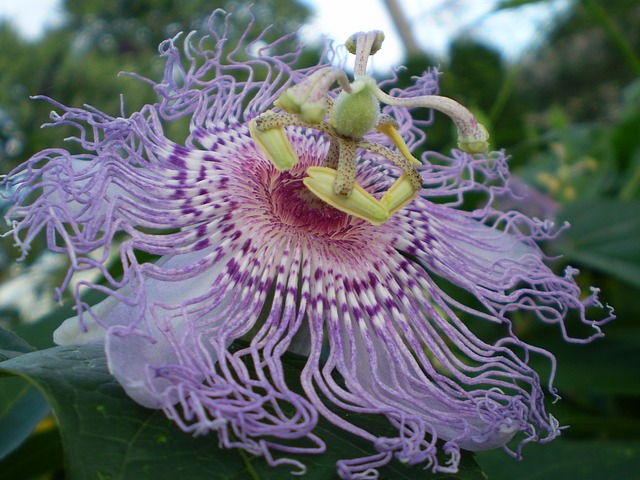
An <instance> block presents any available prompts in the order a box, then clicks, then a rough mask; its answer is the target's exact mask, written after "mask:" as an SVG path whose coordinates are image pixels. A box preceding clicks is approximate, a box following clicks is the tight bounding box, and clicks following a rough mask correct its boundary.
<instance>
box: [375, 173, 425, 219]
mask: <svg viewBox="0 0 640 480" xmlns="http://www.w3.org/2000/svg"><path fill="white" fill-rule="evenodd" d="M417 194H418V190H416V189H415V188H414V185H413V182H411V180H410V178H409V176H408V175H407V174H406V173H403V174H402V175H400V178H398V180H396V181H395V183H394V184H393V185H391V188H390V189H389V190H388V191H387V193H385V194H384V196H383V197H382V198H381V199H380V205H382V206H383V207H384V208H385V209H386V210H387V211H388V212H389V216H391V215H393V214H394V213H396V212H397V211H398V210H400V209H401V208H403V207H404V206H405V205H408V204H409V203H411V202H412V201H413V199H414V198H416V195H417Z"/></svg>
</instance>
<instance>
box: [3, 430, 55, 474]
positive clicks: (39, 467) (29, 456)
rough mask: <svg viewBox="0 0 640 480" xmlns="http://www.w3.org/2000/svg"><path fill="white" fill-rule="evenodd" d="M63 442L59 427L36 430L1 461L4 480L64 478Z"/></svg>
mask: <svg viewBox="0 0 640 480" xmlns="http://www.w3.org/2000/svg"><path fill="white" fill-rule="evenodd" d="M63 468H64V459H63V456H62V443H61V442H60V434H59V432H58V429H57V428H48V429H46V430H43V431H37V432H35V433H34V434H33V435H32V436H31V437H29V439H28V440H27V441H26V442H24V443H23V444H22V445H21V446H20V448H19V449H17V450H16V451H14V452H13V453H12V454H11V455H9V456H8V457H7V458H5V459H3V460H2V462H0V472H2V478H3V480H10V479H16V480H25V479H52V478H63V477H62V476H61V473H62V472H63Z"/></svg>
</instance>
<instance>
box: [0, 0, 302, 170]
mask: <svg viewBox="0 0 640 480" xmlns="http://www.w3.org/2000/svg"><path fill="white" fill-rule="evenodd" d="M251 4H253V6H252V7H251V6H250V5H251ZM215 8H223V9H225V10H227V11H230V12H233V13H234V16H233V17H232V22H234V23H232V24H231V28H232V31H233V29H234V25H235V24H238V25H241V24H242V25H246V23H247V22H248V21H249V17H250V15H251V13H253V16H254V25H253V26H254V30H255V34H256V35H257V34H259V33H262V32H265V31H266V33H265V40H266V41H269V40H274V39H276V38H279V37H280V36H281V35H282V34H283V33H285V32H286V33H288V32H291V31H294V30H295V28H296V27H297V26H299V25H300V24H301V23H302V22H303V21H304V19H305V18H306V17H307V15H308V14H309V10H308V8H306V7H304V6H302V5H300V4H298V3H297V2H291V1H287V0H257V1H256V0H253V1H232V0H226V1H225V0H219V1H215V2H211V1H210V0H177V1H174V0H65V1H64V2H63V12H64V22H63V24H62V25H61V26H60V27H58V28H56V29H53V30H50V31H48V32H46V35H45V36H43V38H42V39H40V40H37V41H35V42H27V41H25V40H24V39H22V38H20V37H19V35H18V34H17V33H16V31H15V30H14V29H13V28H12V27H11V26H10V25H0V49H1V50H0V51H2V55H1V56H0V68H2V72H3V75H2V78H1V80H0V87H2V88H1V89H0V109H2V110H4V111H5V112H6V113H7V115H8V116H9V118H11V120H12V121H13V123H14V124H15V125H16V128H17V129H18V130H19V131H21V132H24V138H25V141H24V151H23V152H22V155H21V156H20V157H21V159H22V158H25V157H28V156H30V155H31V154H33V153H35V152H36V151H38V150H41V149H43V148H46V147H49V146H53V145H57V144H59V139H60V138H61V136H62V134H61V132H60V130H59V129H57V131H55V132H53V131H49V130H47V129H45V130H40V129H39V126H40V125H41V124H42V123H43V122H45V121H46V120H47V118H48V112H49V110H51V106H50V105H49V104H47V103H45V102H33V101H31V100H30V98H29V96H31V95H37V94H44V95H47V96H49V97H51V98H54V99H56V100H57V101H59V102H61V103H63V104H66V105H71V106H74V105H82V104H84V103H90V104H91V105H94V106H95V107H97V108H99V109H101V110H103V111H105V112H107V113H110V114H112V115H117V114H119V112H120V95H121V94H124V106H125V108H126V110H127V111H132V110H133V109H135V108H138V107H139V106H140V105H142V104H144V103H147V102H150V101H153V100H154V98H155V97H154V94H153V91H151V89H150V88H149V87H148V85H146V84H144V83H142V82H139V81H136V80H134V79H132V78H130V77H126V76H120V77H118V73H119V72H122V71H129V72H135V73H138V74H140V75H142V76H150V77H153V78H159V76H160V75H161V73H162V64H161V62H160V61H159V59H158V55H157V49H158V45H159V43H160V42H162V41H163V40H165V39H167V38H171V37H173V36H175V35H176V34H177V33H178V32H185V33H187V32H189V31H191V30H193V29H194V28H196V27H198V26H202V24H203V23H206V21H207V20H208V18H209V15H210V14H211V12H212V11H213V10H214V9H215ZM269 25H273V27H272V28H271V29H270V30H268V29H267V27H268V26H269ZM238 31H240V30H238ZM241 31H244V27H242V30H241ZM283 48H286V45H283ZM18 160H19V159H18V158H17V156H14V159H13V160H11V161H8V162H4V163H3V165H2V170H3V171H6V170H7V169H8V168H10V166H11V164H13V162H17V161H18Z"/></svg>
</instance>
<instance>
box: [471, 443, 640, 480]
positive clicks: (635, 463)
mask: <svg viewBox="0 0 640 480" xmlns="http://www.w3.org/2000/svg"><path fill="white" fill-rule="evenodd" d="M523 456H524V458H523V460H522V461H521V462H518V461H517V460H514V459H512V458H510V457H508V456H507V455H505V454H504V452H500V451H498V450H494V451H490V452H481V453H479V454H478V461H479V462H480V464H481V465H482V467H483V468H484V469H485V471H486V472H487V474H488V475H489V478H491V480H513V479H518V480H567V479H572V478H579V479H583V480H586V479H594V480H595V479H598V480H601V479H609V478H611V479H623V478H624V479H635V478H638V472H640V442H637V441H635V442H613V441H592V442H578V441H567V440H561V439H559V440H555V441H554V442H552V443H549V444H545V445H536V444H531V445H527V446H526V447H525V449H524V452H523Z"/></svg>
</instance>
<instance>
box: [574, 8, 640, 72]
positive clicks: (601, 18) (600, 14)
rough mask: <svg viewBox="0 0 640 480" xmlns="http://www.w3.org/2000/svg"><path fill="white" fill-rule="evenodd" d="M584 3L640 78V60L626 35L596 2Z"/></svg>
mask: <svg viewBox="0 0 640 480" xmlns="http://www.w3.org/2000/svg"><path fill="white" fill-rule="evenodd" d="M583 3H584V5H585V7H586V8H587V9H588V10H589V11H590V12H591V14H592V15H593V16H594V18H595V19H596V20H597V21H598V22H600V24H601V25H602V27H603V28H604V29H605V31H606V32H607V33H608V34H609V37H610V38H611V40H613V43H615V44H616V46H617V47H618V49H619V50H620V52H622V55H623V56H624V57H625V58H626V60H627V62H628V63H629V66H630V67H631V68H632V69H633V71H634V72H635V73H636V75H639V76H640V59H639V58H638V56H637V55H636V54H635V53H634V51H633V48H631V45H629V42H628V41H627V39H626V38H624V35H622V32H621V31H620V29H619V28H618V26H617V25H616V24H615V23H614V22H613V20H612V19H611V17H610V16H609V15H607V12H606V10H605V9H604V8H602V6H601V5H600V4H599V3H598V2H596V1H595V0H583Z"/></svg>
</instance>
